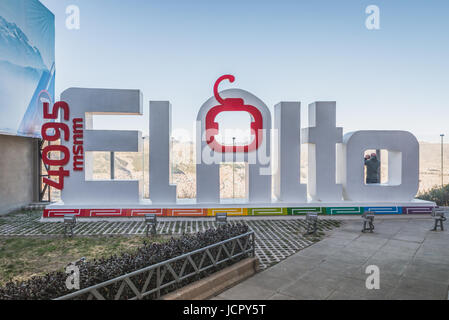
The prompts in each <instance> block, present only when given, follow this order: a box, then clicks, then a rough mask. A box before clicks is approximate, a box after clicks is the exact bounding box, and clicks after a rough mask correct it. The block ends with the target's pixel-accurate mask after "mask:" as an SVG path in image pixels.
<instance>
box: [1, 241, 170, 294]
mask: <svg viewBox="0 0 449 320" xmlns="http://www.w3.org/2000/svg"><path fill="white" fill-rule="evenodd" d="M144 239H148V238H145V237H143V236H128V237H127V236H96V237H74V238H64V237H45V238H44V237H39V238H37V237H3V238H1V237H0V286H1V285H4V284H5V283H6V282H8V281H10V280H25V279H27V278H30V277H32V276H36V275H43V274H45V273H46V272H49V271H55V270H59V269H63V268H64V267H65V266H66V265H67V264H69V263H70V262H73V261H76V260H79V259H80V258H82V257H85V258H86V259H87V260H91V259H95V258H100V257H107V256H110V255H112V254H117V253H120V252H124V251H132V250H134V249H135V248H136V247H138V246H139V245H141V244H142V243H143V241H144ZM166 239H167V238H166V237H165V238H162V237H159V238H152V239H151V241H155V242H162V241H166Z"/></svg>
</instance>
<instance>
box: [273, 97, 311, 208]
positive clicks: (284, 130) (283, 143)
mask: <svg viewBox="0 0 449 320" xmlns="http://www.w3.org/2000/svg"><path fill="white" fill-rule="evenodd" d="M274 128H275V129H276V130H277V132H276V135H277V141H276V143H275V148H276V162H277V170H276V172H275V174H274V194H275V196H276V198H277V199H278V200H280V201H282V202H306V201H307V186H306V185H305V184H301V183H300V164H301V144H300V135H301V103H300V102H281V103H278V104H277V105H275V106H274Z"/></svg>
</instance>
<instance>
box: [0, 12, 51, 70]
mask: <svg viewBox="0 0 449 320" xmlns="http://www.w3.org/2000/svg"><path fill="white" fill-rule="evenodd" d="M0 60H4V61H8V62H10V63H13V64H15V65H18V66H22V67H32V68H35V69H47V67H46V66H45V64H44V61H43V60H42V56H41V53H40V51H39V49H38V48H36V47H35V46H34V45H33V44H32V43H31V41H30V40H29V39H28V37H27V36H26V34H25V33H24V32H23V31H22V30H21V29H20V28H19V27H18V26H17V25H16V24H15V23H10V22H8V21H6V20H5V19H4V18H3V17H2V16H0Z"/></svg>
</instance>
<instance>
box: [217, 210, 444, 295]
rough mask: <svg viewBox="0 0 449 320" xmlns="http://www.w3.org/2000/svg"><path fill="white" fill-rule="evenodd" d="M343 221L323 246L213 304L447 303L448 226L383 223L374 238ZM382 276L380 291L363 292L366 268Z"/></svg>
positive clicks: (378, 222) (305, 251) (422, 221)
mask: <svg viewBox="0 0 449 320" xmlns="http://www.w3.org/2000/svg"><path fill="white" fill-rule="evenodd" d="M361 226H362V222H361V219H360V218H359V219H358V220H347V221H345V222H344V224H343V225H342V227H341V228H339V229H336V230H334V231H332V232H331V233H330V234H329V236H327V237H326V238H325V239H324V240H322V241H320V242H318V243H316V244H314V245H312V246H310V247H307V248H305V249H303V250H301V251H299V252H298V253H296V254H294V255H292V256H290V257H289V258H287V259H285V260H283V261H281V262H280V263H278V264H276V265H275V266H273V267H271V268H268V269H266V270H264V271H263V272H260V273H258V274H256V275H255V276H253V277H251V278H249V279H247V280H245V281H244V282H242V283H240V284H238V285H237V286H235V287H233V288H231V289H228V290H227V291H225V292H223V293H221V294H220V295H218V296H217V297H215V298H214V299H256V300H258V299H286V300H288V299H301V300H302V299H339V300H347V299H354V300H360V299H362V300H366V299H369V300H374V299H376V300H377V299H392V300H397V299H399V300H411V299H413V300H415V299H432V300H433V299H440V300H447V299H448V288H449V232H448V231H447V229H448V228H449V223H446V225H445V227H446V230H445V231H437V232H433V231H430V229H431V228H432V227H433V219H431V218H428V217H427V218H420V219H416V218H409V219H404V218H401V219H391V218H388V219H382V218H378V217H376V221H375V231H374V233H361ZM370 265H376V266H378V267H379V271H380V288H379V289H367V288H366V279H367V277H368V276H369V274H366V273H365V271H366V267H367V266H370Z"/></svg>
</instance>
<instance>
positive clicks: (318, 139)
mask: <svg viewBox="0 0 449 320" xmlns="http://www.w3.org/2000/svg"><path fill="white" fill-rule="evenodd" d="M335 105H336V103H335V101H330V102H324V101H319V102H315V103H312V104H310V105H309V128H306V129H302V136H301V138H302V142H303V143H309V148H308V149H309V163H308V166H309V170H308V181H307V188H308V192H309V194H310V196H311V197H312V199H313V200H316V201H341V200H342V188H341V185H340V184H336V173H335V172H336V169H335V168H336V165H337V164H336V150H335V149H336V147H335V144H337V143H341V142H342V136H343V129H342V128H337V127H336V106H335Z"/></svg>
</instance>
